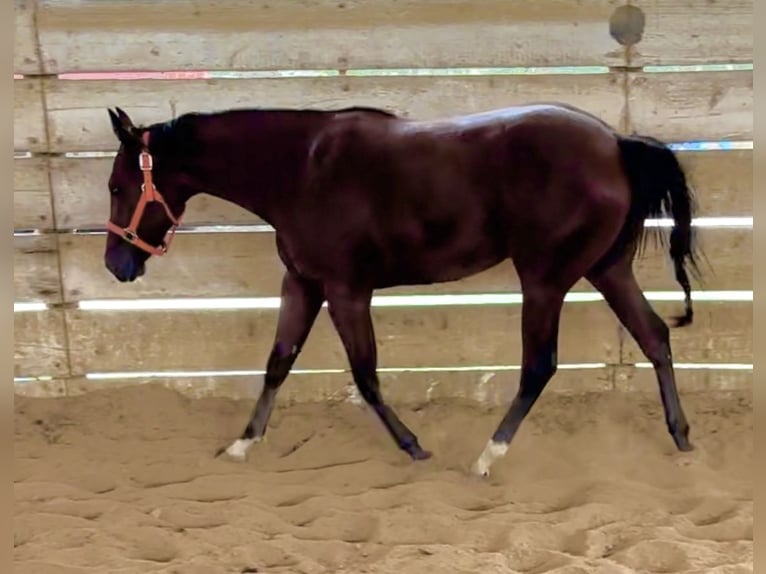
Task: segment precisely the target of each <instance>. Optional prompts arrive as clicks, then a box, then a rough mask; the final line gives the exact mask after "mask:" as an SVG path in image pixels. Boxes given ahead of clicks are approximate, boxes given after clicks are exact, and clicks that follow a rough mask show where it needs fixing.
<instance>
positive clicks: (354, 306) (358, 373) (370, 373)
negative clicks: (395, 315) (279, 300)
mask: <svg viewBox="0 0 766 574" xmlns="http://www.w3.org/2000/svg"><path fill="white" fill-rule="evenodd" d="M326 295H327V303H328V311H329V313H330V317H331V319H332V321H333V324H334V325H335V328H336V330H337V331H338V335H339V336H340V339H341V341H342V342H343V346H344V348H345V349H346V353H347V356H348V361H349V363H350V365H351V372H352V376H353V377H354V382H355V383H356V386H357V388H358V389H359V394H361V395H362V397H363V398H364V400H365V401H366V402H367V404H368V405H370V406H371V407H372V408H373V410H374V411H375V413H376V414H377V415H378V417H379V418H380V420H381V421H382V422H383V425H384V426H385V427H386V429H387V430H388V432H389V433H390V435H391V436H392V437H393V439H394V440H395V441H396V444H397V445H398V446H399V448H400V449H402V450H403V451H405V452H406V453H407V454H409V455H410V457H411V458H412V459H413V460H421V459H426V458H429V457H430V456H431V453H430V452H428V451H426V450H423V449H422V448H421V447H420V445H419V444H418V439H417V437H416V436H415V435H414V434H413V432H412V431H411V430H410V429H409V428H407V426H406V425H405V424H404V423H403V422H402V421H401V420H400V419H399V417H398V416H397V415H396V413H395V412H394V410H393V409H392V408H391V407H390V406H388V405H387V404H386V403H385V402H384V400H383V396H382V395H381V392H380V382H379V380H378V375H377V362H378V359H377V345H376V342H375V332H374V330H373V325H372V317H371V316H370V302H371V298H372V293H362V294H360V293H350V292H348V290H346V289H342V288H341V289H335V290H328V292H327V294H326Z"/></svg>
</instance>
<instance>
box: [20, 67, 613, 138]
mask: <svg viewBox="0 0 766 574" xmlns="http://www.w3.org/2000/svg"><path fill="white" fill-rule="evenodd" d="M620 77H621V76H620V75H619V74H593V75H575V76H572V75H559V76H543V75H541V76H475V77H374V78H371V77H346V78H281V79H257V80H252V79H248V80H206V81H194V80H168V81H151V80H140V81H130V82H120V81H117V82H115V81H102V80H97V81H77V82H75V81H66V80H57V79H47V80H45V81H46V96H47V106H48V121H49V130H50V140H51V150H50V151H55V152H65V151H93V150H116V148H117V140H116V138H115V136H114V134H113V133H112V129H111V124H110V123H109V116H108V115H107V112H106V104H105V102H110V103H111V104H110V105H119V106H120V107H121V108H123V109H124V110H125V111H126V112H127V113H128V114H129V115H131V117H132V118H133V120H134V121H135V122H136V123H141V124H149V123H152V122H158V121H166V120H169V119H171V118H172V117H174V116H178V115H180V114H183V113H185V112H190V111H215V110H223V109H227V108H232V107H251V106H254V107H260V106H263V107H306V108H322V109H337V108H342V107H346V106H357V105H359V106H375V107H383V108H386V109H388V110H391V111H394V112H397V113H400V114H402V115H405V116H409V117H413V118H424V119H429V118H431V119H433V118H438V117H443V116H448V115H453V114H466V113H470V112H478V111H485V110H490V109H494V108H501V107H505V106H511V105H514V104H520V103H526V102H530V101H540V100H542V101H550V100H554V101H555V100H561V101H564V102H568V103H570V104H573V105H576V106H580V107H583V108H585V109H587V110H589V111H590V112H592V113H594V114H596V115H598V116H600V117H601V118H603V119H604V120H605V121H607V122H609V123H611V124H613V125H616V124H617V123H618V122H619V118H620V114H621V112H622V107H623V100H624V97H623V88H622V84H621V82H620V81H619V79H620ZM19 81H20V82H23V80H19Z"/></svg>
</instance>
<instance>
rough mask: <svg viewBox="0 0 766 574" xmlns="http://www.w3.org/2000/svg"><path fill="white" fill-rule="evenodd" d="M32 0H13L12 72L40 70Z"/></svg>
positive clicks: (36, 71) (20, 72)
mask: <svg viewBox="0 0 766 574" xmlns="http://www.w3.org/2000/svg"><path fill="white" fill-rule="evenodd" d="M34 8H35V2H34V0H14V2H13V16H14V20H15V26H14V45H13V72H14V73H15V74H38V73H40V72H41V67H40V61H39V58H38V57H37V48H36V39H35V20H34V15H35V14H34V13H35V10H34Z"/></svg>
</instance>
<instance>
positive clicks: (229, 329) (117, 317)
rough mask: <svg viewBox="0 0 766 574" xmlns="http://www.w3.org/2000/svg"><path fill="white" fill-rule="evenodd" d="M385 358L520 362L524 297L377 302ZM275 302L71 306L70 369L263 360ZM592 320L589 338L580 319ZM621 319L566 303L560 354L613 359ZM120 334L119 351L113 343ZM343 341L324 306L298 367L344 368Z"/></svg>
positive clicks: (407, 363)
mask: <svg viewBox="0 0 766 574" xmlns="http://www.w3.org/2000/svg"><path fill="white" fill-rule="evenodd" d="M373 318H374V323H375V330H376V334H377V339H378V357H379V365H380V366H381V367H433V366H459V365H498V364H500V365H503V364H518V363H519V361H520V353H521V332H520V324H521V323H520V320H521V306H519V305H499V306H479V307H477V306H467V307H421V308H405V307H388V308H373ZM276 319H277V311H276V310H237V311H171V312H166V311H147V312H143V311H136V312H133V311H131V312H124V311H123V312H111V311H80V310H72V311H67V324H68V329H69V336H70V341H71V347H72V351H71V352H72V368H73V370H74V371H75V372H76V373H78V374H83V373H87V372H93V371H125V370H128V371H131V370H132V371H146V370H166V369H175V370H208V369H214V370H215V369H261V368H263V367H264V365H265V364H266V358H267V356H268V353H269V351H270V350H271V347H272V344H273V338H274V333H275V329H276ZM584 324H587V325H588V327H589V331H588V336H587V337H583V327H582V326H583V325H584ZM617 332H618V325H617V323H616V321H615V319H614V316H613V315H612V314H611V312H610V311H609V309H608V307H607V306H606V304H603V303H601V302H598V303H592V304H591V303H576V304H567V305H565V309H564V312H563V315H562V324H561V336H560V348H559V361H560V362H562V363H582V362H599V361H603V362H614V361H616V360H617V358H618V355H619V347H618V339H617ZM118 341H119V351H118V352H117V351H116V350H115V349H116V347H115V344H116V343H117V342H118ZM347 366H348V362H347V360H346V356H345V352H344V351H343V347H342V346H341V344H340V340H339V338H338V336H337V334H336V333H335V330H334V328H333V326H332V324H331V322H330V320H329V318H328V314H327V311H326V309H324V310H322V312H321V313H320V316H319V317H318V319H317V322H316V324H315V326H314V328H313V330H312V332H311V335H310V337H309V340H308V342H307V343H306V346H305V347H304V349H303V351H302V353H301V355H300V357H299V358H298V360H297V361H296V365H295V368H296V369H323V368H342V369H346V368H347Z"/></svg>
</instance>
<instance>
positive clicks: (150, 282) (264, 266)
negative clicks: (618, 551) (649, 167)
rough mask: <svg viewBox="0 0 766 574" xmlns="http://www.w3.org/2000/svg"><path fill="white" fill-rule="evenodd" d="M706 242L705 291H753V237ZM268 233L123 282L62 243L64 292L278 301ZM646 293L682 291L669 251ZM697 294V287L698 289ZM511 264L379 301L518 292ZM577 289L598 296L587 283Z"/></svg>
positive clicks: (714, 234) (196, 250) (93, 240)
mask: <svg viewBox="0 0 766 574" xmlns="http://www.w3.org/2000/svg"><path fill="white" fill-rule="evenodd" d="M699 236H700V243H701V245H702V246H703V248H704V250H705V255H706V256H707V258H708V259H709V261H710V264H711V265H712V271H710V270H708V268H707V267H705V266H704V265H705V263H704V261H703V262H702V263H701V264H702V271H703V273H705V275H704V280H705V283H704V288H705V289H752V285H753V283H752V270H753V255H752V253H753V243H752V232H751V231H750V230H740V229H715V228H708V229H701V230H700V232H699ZM274 242H275V235H274V234H273V233H271V232H266V233H205V234H194V235H178V236H177V237H176V238H175V239H174V240H173V246H172V249H171V251H170V252H169V253H168V254H167V255H166V256H165V257H163V258H162V259H156V258H155V259H152V260H150V261H149V263H148V264H147V272H146V275H145V276H144V277H142V278H141V279H139V280H138V281H136V282H135V283H132V284H120V283H118V282H117V281H116V280H115V279H114V278H113V277H112V276H111V274H109V272H108V271H107V270H106V268H105V267H104V263H103V250H104V246H105V236H98V235H96V236H83V235H78V236H62V237H61V241H60V248H61V257H62V267H63V283H64V293H65V298H66V300H67V301H77V300H81V299H102V298H128V299H131V298H141V297H270V296H278V295H279V289H280V283H281V279H282V275H283V274H284V266H283V264H282V262H281V260H280V259H279V257H278V255H277V252H276V247H275V244H274ZM635 269H636V275H637V277H638V279H639V281H640V283H641V286H642V287H643V288H644V289H646V290H668V289H669V290H673V291H675V290H678V289H679V286H678V284H677V283H676V282H675V279H674V272H673V269H672V267H671V266H670V264H669V263H668V256H667V254H666V252H665V251H664V250H660V249H655V248H654V246H653V243H652V242H651V240H650V242H649V243H648V245H647V250H646V251H645V253H644V254H643V256H642V258H641V259H639V260H637V261H636V263H635ZM695 288H698V287H697V286H696V285H695ZM519 290H520V284H519V279H518V276H517V275H516V273H515V271H514V269H513V265H512V264H511V263H510V262H505V263H501V264H499V265H497V266H495V267H493V268H491V269H489V270H487V271H484V272H482V273H479V274H477V275H474V276H472V277H469V278H466V279H463V280H461V281H452V282H448V283H439V284H434V285H422V286H401V287H395V288H390V289H385V290H381V291H379V293H381V294H406V293H409V294H412V293H420V294H435V293H504V292H518V291H519ZM574 290H579V291H592V290H593V288H592V287H591V286H590V284H589V283H587V282H586V281H580V282H579V283H578V284H577V285H576V286H575V287H574Z"/></svg>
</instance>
